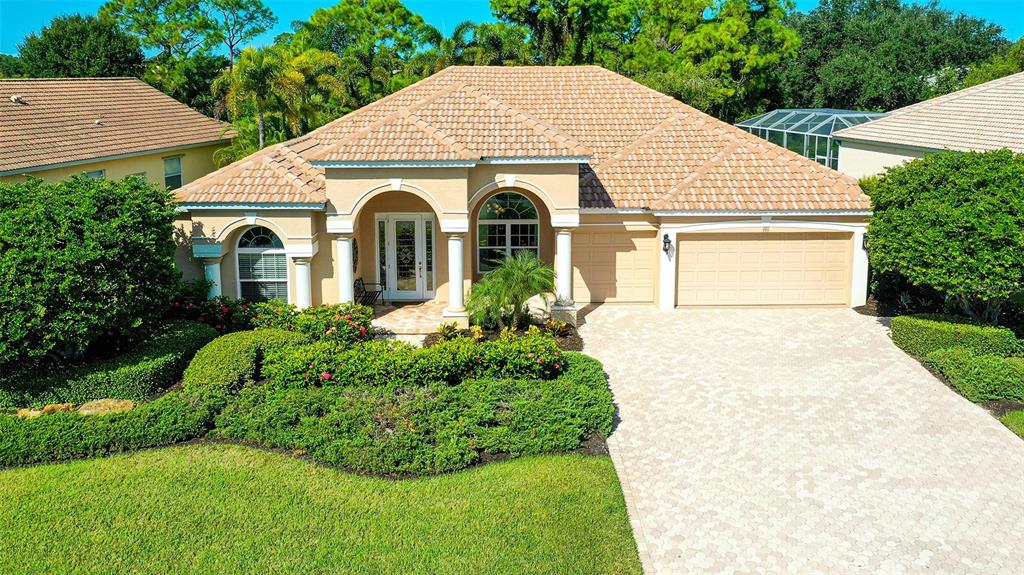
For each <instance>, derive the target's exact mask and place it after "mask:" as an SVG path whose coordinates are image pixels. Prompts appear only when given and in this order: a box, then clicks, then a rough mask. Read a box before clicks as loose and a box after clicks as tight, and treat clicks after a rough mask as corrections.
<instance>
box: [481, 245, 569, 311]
mask: <svg viewBox="0 0 1024 575" xmlns="http://www.w3.org/2000/svg"><path fill="white" fill-rule="evenodd" d="M554 290H555V270H554V269H553V268H552V267H551V266H550V265H548V264H546V263H544V262H542V261H541V260H540V259H539V258H538V257H537V256H536V255H535V254H534V253H533V252H529V251H525V250H524V251H518V252H516V253H515V254H513V255H511V256H509V257H507V258H505V259H504V260H502V261H501V262H500V263H499V265H498V267H496V268H495V269H493V270H491V271H489V272H487V275H485V276H484V277H483V279H481V280H480V281H479V282H477V283H476V284H475V285H473V288H472V290H470V292H469V301H467V302H466V307H467V310H468V313H469V317H470V319H471V320H472V321H473V323H475V324H478V325H484V326H497V327H498V328H500V329H503V328H505V326H506V325H507V326H510V327H512V328H513V329H518V328H519V326H520V325H525V324H526V323H528V321H529V313H530V310H529V308H528V307H527V305H526V302H527V300H529V299H530V298H532V297H533V296H535V295H540V294H546V293H550V292H553V291H554Z"/></svg>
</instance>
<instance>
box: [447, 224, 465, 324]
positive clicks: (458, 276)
mask: <svg viewBox="0 0 1024 575" xmlns="http://www.w3.org/2000/svg"><path fill="white" fill-rule="evenodd" d="M462 236H463V234H461V233H458V234H448V307H447V308H446V309H445V310H444V313H445V315H446V316H449V315H459V316H461V315H465V313H466V304H465V301H464V295H465V294H464V293H463V292H464V290H465V287H464V281H463V278H464V277H465V274H464V272H463V267H464V266H463V261H464V258H463V253H462Z"/></svg>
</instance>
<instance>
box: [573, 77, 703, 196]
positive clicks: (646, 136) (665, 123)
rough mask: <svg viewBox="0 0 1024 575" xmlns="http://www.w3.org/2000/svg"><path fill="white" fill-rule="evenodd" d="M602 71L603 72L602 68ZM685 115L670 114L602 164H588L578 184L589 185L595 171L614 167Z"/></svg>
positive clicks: (680, 113)
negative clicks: (587, 168) (588, 167)
mask: <svg viewBox="0 0 1024 575" xmlns="http://www.w3.org/2000/svg"><path fill="white" fill-rule="evenodd" d="M595 67H597V68H600V66H595ZM602 70H603V68H602ZM686 115H687V112H686V111H685V110H679V111H678V112H676V113H675V114H672V115H670V116H668V117H666V118H665V119H664V120H662V121H660V122H658V123H657V124H655V125H654V127H652V128H651V129H650V130H647V131H646V132H644V133H643V134H641V135H640V137H638V138H637V139H635V140H633V141H632V142H630V143H629V144H628V145H627V146H625V147H623V148H619V149H618V150H616V151H615V153H614V154H612V155H610V156H608V158H607V159H606V160H604V161H603V162H600V163H598V164H590V173H588V174H587V175H586V176H584V177H583V178H582V179H581V180H580V184H581V185H582V184H586V183H590V181H592V180H596V179H598V176H597V169H598V168H606V167H608V166H614V165H615V164H617V163H618V162H619V161H621V160H622V159H624V158H625V156H626V155H627V154H628V153H629V152H632V151H634V150H636V149H637V148H639V147H640V145H641V144H644V143H647V142H648V141H649V140H650V139H651V138H653V137H654V136H655V135H657V134H658V133H660V132H661V131H662V130H664V129H666V128H668V127H669V126H670V125H672V124H673V123H675V122H676V121H677V120H681V119H682V118H684V117H685V116H686ZM588 163H589V162H588Z"/></svg>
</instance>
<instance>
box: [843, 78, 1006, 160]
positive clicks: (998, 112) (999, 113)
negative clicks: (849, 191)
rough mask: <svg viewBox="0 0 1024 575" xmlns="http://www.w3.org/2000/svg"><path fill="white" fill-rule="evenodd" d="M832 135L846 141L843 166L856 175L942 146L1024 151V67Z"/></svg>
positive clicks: (920, 155)
mask: <svg viewBox="0 0 1024 575" xmlns="http://www.w3.org/2000/svg"><path fill="white" fill-rule="evenodd" d="M832 137H833V138H835V139H836V140H838V141H839V143H840V148H839V171H840V172H843V173H845V174H849V175H851V176H853V177H855V178H863V177H865V176H872V175H875V174H879V173H882V172H884V171H885V170H886V169H887V168H890V167H893V166H898V165H900V164H903V163H905V162H908V161H910V160H914V159H917V158H920V157H922V156H924V155H925V154H928V153H930V152H938V151H942V150H957V151H961V152H969V151H979V152H980V151H985V150H998V149H1001V148H1009V149H1010V150H1013V151H1014V152H1018V153H1020V152H1024V72H1021V73H1018V74H1012V75H1010V76H1006V77H1004V78H1000V79H998V80H992V81H991V82H986V83H984V84H979V85H977V86H973V87H970V88H966V89H964V90H960V91H959V92H953V93H952V94H947V95H945V96H940V97H938V98H932V99H931V100H926V101H924V102H920V103H918V104H914V105H912V106H907V107H905V108H900V109H898V110H895V111H893V112H891V113H889V114H888V115H887V116H885V117H884V118H880V119H878V120H873V121H871V122H867V123H865V124H861V125H859V126H854V127H852V128H846V129H845V130H839V131H836V132H834V133H833V134H832Z"/></svg>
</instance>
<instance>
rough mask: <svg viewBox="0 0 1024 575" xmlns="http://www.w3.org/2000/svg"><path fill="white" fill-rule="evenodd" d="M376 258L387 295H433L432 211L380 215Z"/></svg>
mask: <svg viewBox="0 0 1024 575" xmlns="http://www.w3.org/2000/svg"><path fill="white" fill-rule="evenodd" d="M377 261H378V272H377V273H378V281H380V282H381V283H383V284H384V298H385V299H390V300H426V299H430V298H432V297H434V217H433V215H432V214H380V215H378V216H377Z"/></svg>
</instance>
